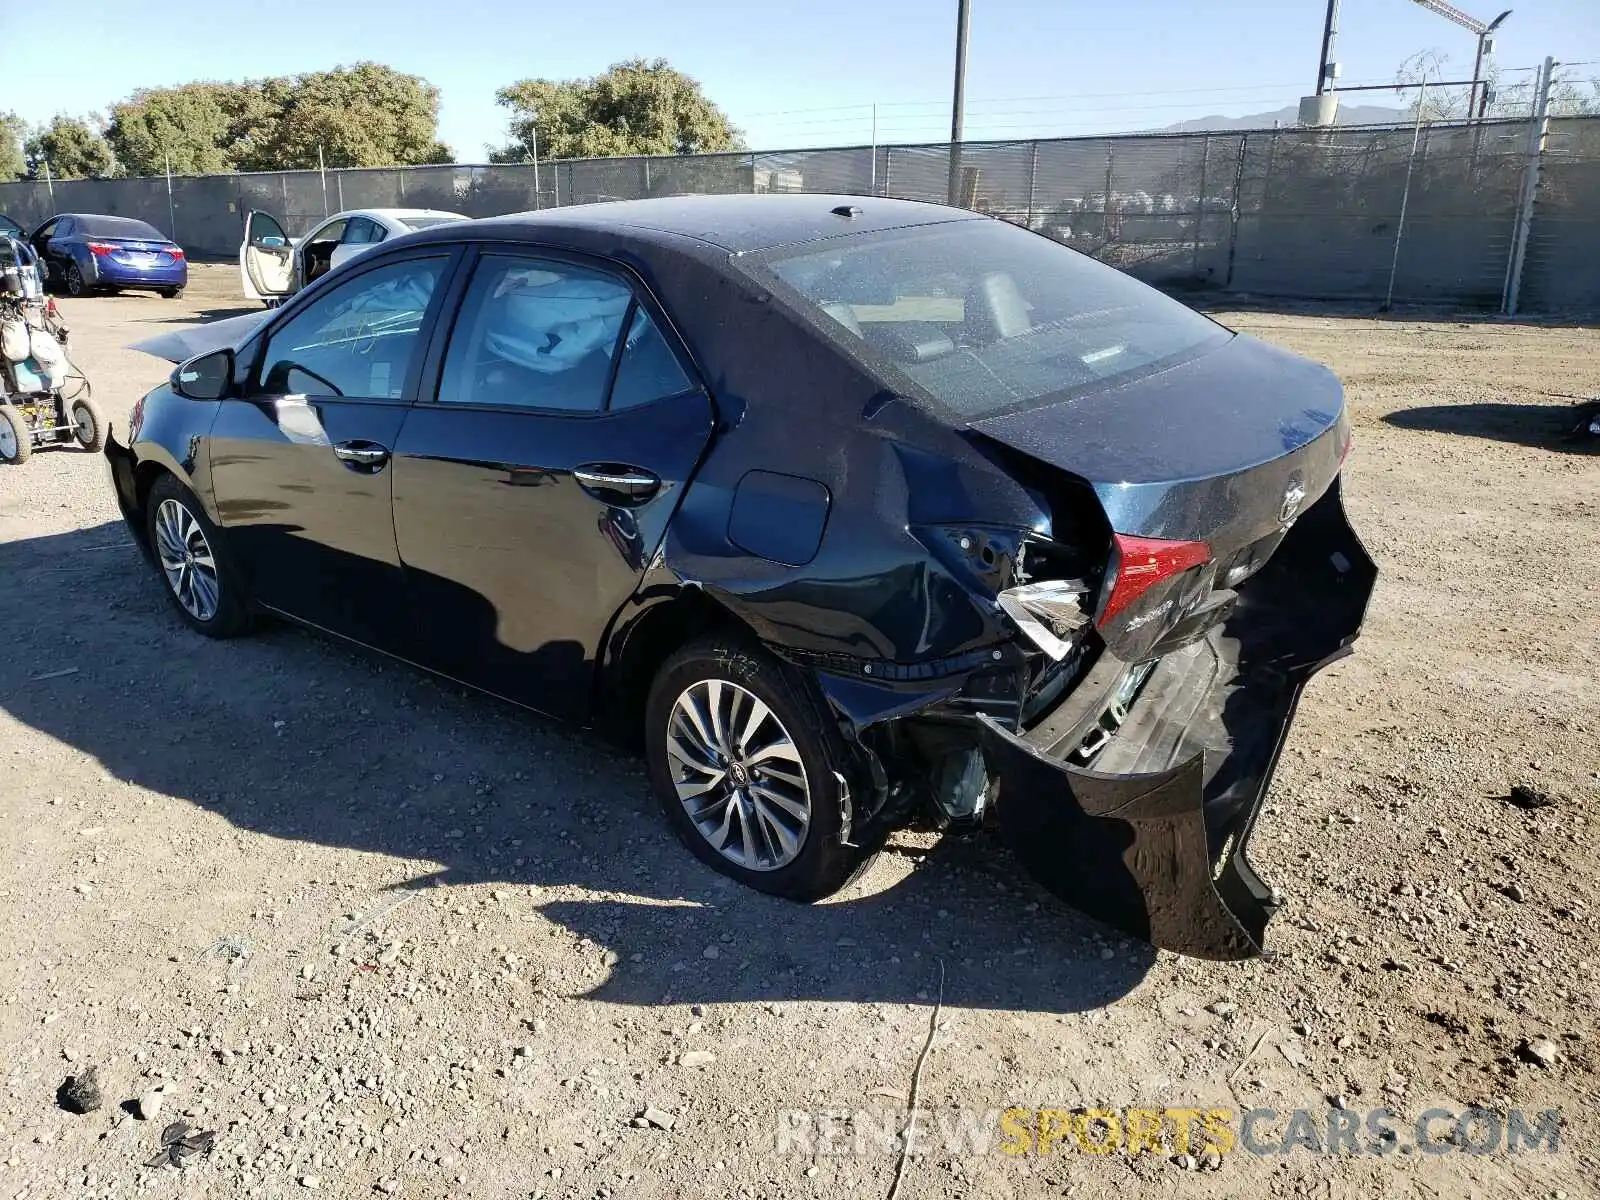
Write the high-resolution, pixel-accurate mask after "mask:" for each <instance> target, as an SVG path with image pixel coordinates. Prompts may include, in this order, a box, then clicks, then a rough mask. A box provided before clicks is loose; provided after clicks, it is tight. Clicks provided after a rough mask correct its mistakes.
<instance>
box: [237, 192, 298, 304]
mask: <svg viewBox="0 0 1600 1200" xmlns="http://www.w3.org/2000/svg"><path fill="white" fill-rule="evenodd" d="M239 282H240V284H241V286H242V287H243V289H244V294H245V296H246V297H247V298H248V299H251V300H264V301H266V302H267V303H268V304H273V303H276V302H278V301H281V300H283V299H284V298H285V297H287V296H289V295H291V294H293V292H294V289H295V281H294V243H293V242H292V241H290V239H289V235H288V234H286V233H285V232H284V231H283V222H282V221H280V220H278V218H277V217H275V216H273V215H272V214H271V213H268V212H250V213H248V214H246V216H245V219H244V241H243V242H242V243H241V244H240V246H239Z"/></svg>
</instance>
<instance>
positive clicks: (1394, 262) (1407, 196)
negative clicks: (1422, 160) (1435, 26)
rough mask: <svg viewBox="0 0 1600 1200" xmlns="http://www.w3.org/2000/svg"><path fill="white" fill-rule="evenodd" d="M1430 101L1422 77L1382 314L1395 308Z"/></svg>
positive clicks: (1425, 77) (1426, 83)
mask: <svg viewBox="0 0 1600 1200" xmlns="http://www.w3.org/2000/svg"><path fill="white" fill-rule="evenodd" d="M1427 99H1428V77H1427V76H1426V75H1424V76H1423V77H1422V90H1421V91H1419V92H1418V93H1417V122H1416V124H1415V125H1413V126H1412V128H1411V156H1410V157H1409V158H1407V159H1406V182H1405V185H1404V186H1403V187H1402V188H1401V189H1400V218H1399V220H1397V221H1396V222H1395V223H1394V254H1393V255H1391V256H1390V258H1389V288H1388V290H1387V291H1385V292H1384V294H1383V307H1382V308H1381V309H1379V311H1380V312H1388V311H1389V309H1390V308H1392V307H1393V306H1394V277H1395V275H1396V274H1397V273H1398V272H1399V270H1400V239H1401V238H1403V237H1405V233H1406V207H1407V205H1409V204H1410V202H1411V174H1412V172H1413V171H1415V170H1416V169H1417V143H1418V142H1419V141H1421V140H1422V106H1423V103H1424V102H1425V101H1426V100H1427Z"/></svg>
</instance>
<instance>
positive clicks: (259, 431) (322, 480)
mask: <svg viewBox="0 0 1600 1200" xmlns="http://www.w3.org/2000/svg"><path fill="white" fill-rule="evenodd" d="M458 257H459V256H458V254H456V253H453V252H452V251H451V250H449V249H448V248H444V249H440V248H430V249H429V250H427V251H421V250H419V253H417V254H415V255H412V256H408V257H405V258H401V259H390V260H389V261H387V262H382V263H374V264H371V265H370V266H366V265H363V267H362V268H361V269H357V270H354V271H352V272H351V273H350V275H349V277H348V278H345V279H341V280H340V281H338V282H337V283H336V284H334V285H332V286H330V287H328V288H326V289H324V290H322V291H321V292H320V293H319V294H317V295H315V296H309V297H307V298H306V299H305V300H303V301H302V302H300V303H297V304H295V305H293V306H291V307H290V308H289V309H288V310H287V311H286V312H285V314H284V315H283V316H282V317H281V318H280V319H278V320H276V321H274V322H272V324H271V325H270V326H269V327H268V328H267V329H265V330H264V331H263V332H262V333H261V334H260V335H258V336H257V338H256V339H254V341H253V342H252V343H251V344H250V347H249V348H248V349H247V352H246V354H245V355H244V357H245V359H247V366H246V368H245V369H246V371H247V374H248V379H247V382H246V383H245V385H244V388H243V395H242V396H240V397H239V398H236V399H230V400H226V401H224V402H223V403H222V405H221V407H220V410H219V412H218V415H217V420H216V422H215V424H214V425H213V427H212V431H211V482H212V489H213V492H214V493H215V497H216V506H217V514H218V517H219V519H220V521H221V524H222V527H223V528H224V529H225V530H226V531H227V538H228V545H229V548H230V549H231V551H232V552H233V554H234V556H235V558H236V559H237V560H238V563H239V566H240V569H241V570H242V571H243V572H244V575H245V578H246V581H247V583H248V585H249V588H250V590H251V593H252V594H253V595H254V596H255V597H256V598H257V599H258V600H259V601H260V602H261V603H262V604H265V605H267V606H268V607H270V608H273V609H277V610H278V611H280V612H283V613H286V614H288V615H290V616H293V617H297V618H299V619H301V620H303V621H307V622H310V623H311V624H314V625H318V626H320V627H322V628H324V629H327V630H330V631H332V632H334V633H339V634H343V635H345V636H347V637H352V638H355V639H356V640H358V641H362V642H366V643H367V644H369V645H373V646H378V647H380V648H383V649H393V650H397V651H399V650H403V649H404V642H405V639H406V634H407V631H408V629H409V625H408V623H407V620H406V612H405V606H404V601H403V596H402V591H403V588H402V580H401V574H400V562H399V558H398V555H397V554H396V551H395V541H394V523H393V520H392V516H391V513H390V497H389V483H390V478H391V473H390V469H389V468H390V461H389V460H390V454H391V452H392V450H393V447H394V446H395V444H396V441H397V439H398V436H399V433H400V428H401V425H402V424H403V423H404V422H405V419H406V413H407V407H408V403H409V401H410V399H411V397H412V396H413V395H414V394H415V388H416V380H417V376H418V371H419V368H420V365H421V361H422V358H423V349H424V347H425V345H426V336H427V331H428V329H429V327H430V324H431V322H432V321H433V319H434V312H435V311H436V309H437V308H438V306H439V303H440V300H441V298H442V296H443V294H444V292H445V290H446V283H447V280H448V277H449V274H450V271H451V269H452V266H453V264H454V263H455V261H456V259H457V258H458Z"/></svg>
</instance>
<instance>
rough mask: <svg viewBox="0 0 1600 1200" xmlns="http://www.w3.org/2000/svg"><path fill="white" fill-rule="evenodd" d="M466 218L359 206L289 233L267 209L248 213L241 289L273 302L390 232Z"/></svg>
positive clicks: (392, 234)
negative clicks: (301, 231)
mask: <svg viewBox="0 0 1600 1200" xmlns="http://www.w3.org/2000/svg"><path fill="white" fill-rule="evenodd" d="M468 219H469V218H467V217H465V216H463V215H462V214H461V213H453V212H441V211H439V210H437V209H432V208H360V209H352V210H351V211H349V212H342V213H335V214H334V215H333V216H331V217H326V218H324V219H323V220H322V222H321V223H320V224H318V225H316V226H314V227H313V228H312V229H311V231H310V232H309V233H307V234H306V235H305V236H303V237H297V238H292V237H290V236H289V235H288V234H287V233H285V232H284V228H283V222H282V221H280V220H278V218H277V217H275V216H273V215H272V214H271V213H269V212H262V211H260V210H257V211H254V212H251V213H250V214H248V215H247V216H246V217H245V221H244V243H243V245H241V246H240V247H239V275H240V278H241V282H242V283H243V284H244V294H245V296H246V297H248V298H249V299H251V300H261V301H265V302H266V304H267V306H268V307H271V306H273V305H275V304H278V303H280V302H281V301H283V300H285V299H287V298H288V297H290V296H292V295H294V293H295V292H297V291H299V290H300V289H301V288H303V287H305V286H306V284H308V283H310V282H312V281H313V280H315V279H318V278H320V277H322V276H323V275H326V274H327V273H328V272H329V271H331V270H333V268H335V267H337V266H339V265H340V264H341V263H344V262H348V261H349V260H350V259H352V258H354V257H355V256H356V255H358V254H360V253H362V252H363V251H366V250H370V249H372V247H374V246H376V245H378V244H379V243H381V242H385V241H388V240H389V239H390V238H392V237H399V236H401V235H402V234H407V233H413V232H415V231H416V230H418V229H428V228H430V227H432V226H434V225H443V224H444V223H445V222H446V221H465V220H468Z"/></svg>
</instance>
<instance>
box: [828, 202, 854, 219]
mask: <svg viewBox="0 0 1600 1200" xmlns="http://www.w3.org/2000/svg"><path fill="white" fill-rule="evenodd" d="M828 211H829V212H831V213H832V214H833V215H834V216H836V217H844V218H845V219H846V220H849V219H850V218H851V217H859V216H860V215H861V206H860V205H859V204H840V205H837V206H835V207H833V208H830V209H829V210H828Z"/></svg>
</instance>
